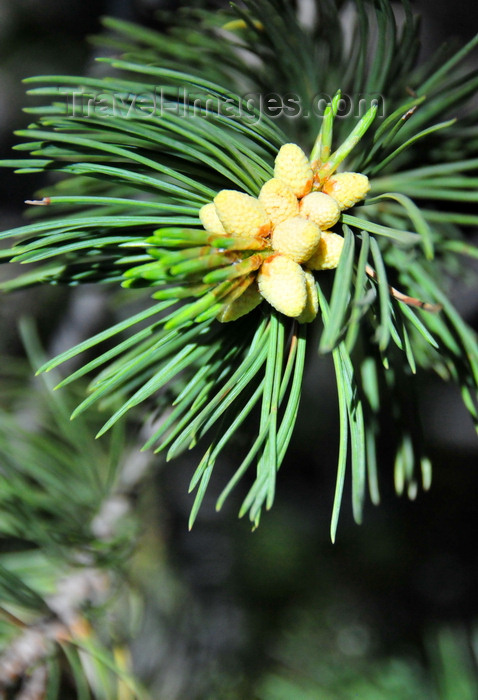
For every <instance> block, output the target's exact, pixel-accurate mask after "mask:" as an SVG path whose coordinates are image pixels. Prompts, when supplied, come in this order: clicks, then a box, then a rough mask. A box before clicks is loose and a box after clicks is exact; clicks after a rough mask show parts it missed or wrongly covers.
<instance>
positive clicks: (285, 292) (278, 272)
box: [257, 255, 307, 317]
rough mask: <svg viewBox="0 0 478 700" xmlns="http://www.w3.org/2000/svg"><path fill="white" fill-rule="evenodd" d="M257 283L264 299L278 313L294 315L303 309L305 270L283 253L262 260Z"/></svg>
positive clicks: (304, 303)
mask: <svg viewBox="0 0 478 700" xmlns="http://www.w3.org/2000/svg"><path fill="white" fill-rule="evenodd" d="M257 284H258V285H259V291H260V293H261V294H262V296H263V297H264V299H265V300H266V301H268V302H269V304H270V305H271V306H273V307H274V309H276V310H277V311H279V312H280V313H282V314H285V315H286V316H292V317H296V316H300V314H301V313H302V311H303V310H304V309H305V305H306V302H307V288H306V282H305V272H304V270H303V269H302V268H301V266H300V265H299V264H298V263H295V262H294V261H293V260H290V258H287V257H286V256H285V255H273V256H271V257H270V258H267V260H265V261H264V263H263V264H262V267H261V269H260V270H259V274H258V275H257Z"/></svg>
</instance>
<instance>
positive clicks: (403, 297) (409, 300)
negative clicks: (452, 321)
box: [365, 265, 442, 313]
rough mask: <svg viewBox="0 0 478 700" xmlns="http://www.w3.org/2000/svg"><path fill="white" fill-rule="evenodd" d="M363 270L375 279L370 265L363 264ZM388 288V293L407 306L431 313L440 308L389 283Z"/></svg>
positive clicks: (375, 276)
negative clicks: (404, 292)
mask: <svg viewBox="0 0 478 700" xmlns="http://www.w3.org/2000/svg"><path fill="white" fill-rule="evenodd" d="M365 272H366V273H367V275H368V276H369V277H371V278H372V279H374V280H376V279H377V273H376V272H375V270H374V269H373V268H372V267H370V265H366V266H365ZM388 288H389V290H390V294H391V295H392V296H393V297H394V298H395V299H398V301H402V302H403V303H404V304H407V306H416V307H418V308H419V309H423V310H424V311H430V312H431V313H437V312H438V311H441V310H442V305H441V304H429V303H428V302H427V301H421V300H420V299H417V298H416V297H410V296H408V295H407V294H403V292H400V291H399V290H398V289H395V287H392V286H390V285H389V286H388Z"/></svg>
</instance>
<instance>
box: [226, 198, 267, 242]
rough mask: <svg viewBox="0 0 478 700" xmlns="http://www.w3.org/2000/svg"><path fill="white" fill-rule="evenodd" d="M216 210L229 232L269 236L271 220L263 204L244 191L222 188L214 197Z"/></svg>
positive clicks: (247, 236)
mask: <svg viewBox="0 0 478 700" xmlns="http://www.w3.org/2000/svg"><path fill="white" fill-rule="evenodd" d="M214 204H215V206H216V211H217V214H218V216H219V219H220V220H221V223H222V225H223V226H224V230H225V231H226V233H228V234H234V235H235V236H239V237H244V238H249V237H253V236H267V234H268V233H269V231H270V229H271V222H270V220H269V217H268V216H267V214H266V212H265V210H264V207H263V206H262V204H261V203H260V202H259V201H258V200H257V199H255V198H254V197H251V196H250V195H248V194H245V193H244V192H237V191H236V190H221V191H220V192H219V193H218V194H217V195H216V196H215V197H214Z"/></svg>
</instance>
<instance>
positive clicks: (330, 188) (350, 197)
mask: <svg viewBox="0 0 478 700" xmlns="http://www.w3.org/2000/svg"><path fill="white" fill-rule="evenodd" d="M369 189H370V182H369V180H368V177H367V176H366V175H362V173H337V174H336V175H332V177H329V179H328V180H326V182H325V184H324V186H323V187H322V192H325V194H329V195H330V196H331V197H333V198H334V199H335V201H336V202H337V204H338V205H339V207H340V208H341V209H349V208H350V207H353V206H354V204H357V202H360V200H361V199H363V198H364V197H365V195H366V194H367V192H368V191H369Z"/></svg>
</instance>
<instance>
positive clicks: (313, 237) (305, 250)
mask: <svg viewBox="0 0 478 700" xmlns="http://www.w3.org/2000/svg"><path fill="white" fill-rule="evenodd" d="M319 240H320V229H319V227H318V226H317V225H316V224H314V223H313V222H312V221H308V220H307V219H304V218H303V217H302V216H294V217H292V219H287V221H283V222H282V223H281V224H279V225H278V226H276V227H275V229H274V230H273V232H272V237H271V245H272V249H273V250H275V251H276V252H277V253H282V254H283V255H287V257H288V258H290V259H291V260H293V261H294V262H296V263H303V262H305V261H306V260H308V259H309V258H310V256H311V255H312V254H313V253H314V251H315V250H316V248H317V245H318V243H319Z"/></svg>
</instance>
